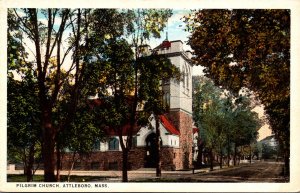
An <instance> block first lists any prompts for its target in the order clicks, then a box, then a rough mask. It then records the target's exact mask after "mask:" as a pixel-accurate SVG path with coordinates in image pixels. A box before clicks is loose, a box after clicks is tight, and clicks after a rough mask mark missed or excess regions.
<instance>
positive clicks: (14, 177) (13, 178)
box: [7, 174, 116, 182]
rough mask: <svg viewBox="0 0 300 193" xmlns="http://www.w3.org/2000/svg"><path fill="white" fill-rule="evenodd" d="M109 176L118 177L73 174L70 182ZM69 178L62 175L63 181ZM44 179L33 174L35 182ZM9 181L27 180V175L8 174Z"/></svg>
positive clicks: (102, 178) (90, 180)
mask: <svg viewBox="0 0 300 193" xmlns="http://www.w3.org/2000/svg"><path fill="white" fill-rule="evenodd" d="M108 178H110V179H111V178H116V177H114V176H105V177H103V176H75V175H74V176H73V175H72V176H71V178H70V182H96V181H98V182H99V181H100V182H101V181H107V179H108ZM67 179H68V176H66V175H61V182H66V181H67ZM43 181H44V176H43V175H34V176H33V182H43ZM7 182H26V175H24V174H21V175H19V174H17V175H12V174H9V175H7Z"/></svg>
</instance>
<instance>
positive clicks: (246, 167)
mask: <svg viewBox="0 0 300 193" xmlns="http://www.w3.org/2000/svg"><path fill="white" fill-rule="evenodd" d="M282 167H283V163H280V162H257V163H252V164H241V165H239V166H236V167H230V168H224V169H216V170H214V171H209V172H208V171H203V170H201V171H200V172H198V173H197V172H196V173H195V174H191V173H190V172H189V173H183V172H182V173H178V172H174V173H163V174H162V178H161V179H156V180H153V181H170V182H171V181H173V182H174V181H176V182H288V179H285V178H284V177H283V176H281V175H280V174H281V172H282ZM132 177H134V178H135V181H141V179H138V178H139V176H137V175H135V176H132ZM149 177H150V176H149ZM144 180H145V181H147V180H146V179H144ZM142 181H143V180H142Z"/></svg>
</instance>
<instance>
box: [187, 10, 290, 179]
mask: <svg viewBox="0 0 300 193" xmlns="http://www.w3.org/2000/svg"><path fill="white" fill-rule="evenodd" d="M186 21H187V23H188V28H189V30H191V32H192V35H191V36H190V39H189V44H190V45H191V47H192V49H193V50H194V53H195V58H194V59H195V62H196V63H197V64H198V65H202V66H204V67H205V74H206V75H207V76H208V77H210V78H212V79H213V80H215V83H216V84H217V85H222V86H223V87H224V88H226V89H229V90H231V91H234V93H236V94H238V92H239V91H240V89H241V88H242V87H246V88H248V89H250V90H251V91H253V92H254V94H255V95H256V97H257V98H258V99H259V100H260V101H261V103H262V104H263V105H264V108H265V111H266V114H267V116H268V121H269V123H270V125H271V128H272V130H273V132H274V133H275V135H276V138H277V139H278V141H279V142H280V144H281V145H282V147H283V148H284V159H285V170H286V173H287V174H288V173H289V156H290V154H289V152H290V151H289V143H290V138H289V136H290V110H289V109H290V107H289V106H290V102H289V101H290V81H289V79H290V10H283V9H282V10H263V9H260V10H249V9H248V10H199V11H195V12H194V15H193V16H191V17H187V18H186ZM270 37H272V38H270Z"/></svg>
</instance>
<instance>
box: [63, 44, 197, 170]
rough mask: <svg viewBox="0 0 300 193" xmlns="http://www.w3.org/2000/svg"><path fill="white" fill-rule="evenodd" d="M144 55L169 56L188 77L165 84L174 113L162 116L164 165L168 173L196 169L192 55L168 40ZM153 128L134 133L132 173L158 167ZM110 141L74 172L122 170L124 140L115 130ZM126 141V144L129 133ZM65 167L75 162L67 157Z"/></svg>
mask: <svg viewBox="0 0 300 193" xmlns="http://www.w3.org/2000/svg"><path fill="white" fill-rule="evenodd" d="M140 49H142V50H143V52H142V54H144V55H149V53H151V52H156V53H157V54H165V55H166V56H167V57H168V58H169V59H170V61H171V62H172V64H173V65H175V66H176V67H178V68H179V69H180V71H181V72H182V73H183V74H184V77H183V79H182V80H181V81H177V80H170V81H163V91H164V97H163V98H164V102H166V103H167V104H168V105H169V107H170V111H169V112H168V113H166V114H165V115H161V116H160V124H159V129H160V133H161V136H160V137H161V139H160V141H161V162H162V169H164V170H179V169H188V168H189V167H191V165H192V160H193V157H192V156H193V155H192V147H193V121H192V70H193V65H192V63H191V57H192V54H191V52H186V51H184V50H183V42H182V41H180V40H177V41H167V40H165V41H164V42H162V44H160V45H159V46H157V47H156V48H154V49H153V50H151V49H150V47H149V46H147V45H144V46H142V47H140ZM149 123H150V125H151V126H150V127H148V126H147V127H142V128H139V129H137V130H136V131H134V133H133V135H134V136H133V140H134V141H133V148H132V149H131V151H130V152H129V159H128V163H129V169H139V168H145V167H146V168H147V167H150V168H151V167H155V160H156V159H155V156H156V153H155V151H156V146H155V138H156V135H155V129H153V128H155V119H154V117H153V115H151V116H150V117H149ZM107 134H108V135H109V140H108V141H106V142H100V141H99V142H97V143H96V144H95V150H94V151H93V152H92V153H91V154H89V155H88V156H86V157H85V158H84V159H81V160H78V161H77V162H76V163H75V167H74V169H84V170H90V169H92V170H121V169H122V150H121V146H120V141H119V140H120V139H119V137H118V136H117V134H116V133H114V132H113V131H112V130H110V131H107ZM123 134H124V137H123V138H124V140H126V137H125V136H126V135H127V133H126V129H125V132H124V133H123ZM65 157H66V158H65V159H64V160H63V163H62V167H63V168H66V167H67V168H69V167H70V161H69V159H70V158H71V156H70V155H66V156H65Z"/></svg>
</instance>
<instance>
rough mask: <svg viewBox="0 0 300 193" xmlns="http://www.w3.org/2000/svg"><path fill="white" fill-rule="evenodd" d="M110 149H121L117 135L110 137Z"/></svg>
mask: <svg viewBox="0 0 300 193" xmlns="http://www.w3.org/2000/svg"><path fill="white" fill-rule="evenodd" d="M108 149H109V150H119V140H118V139H117V138H116V137H114V138H110V139H109V143H108Z"/></svg>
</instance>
